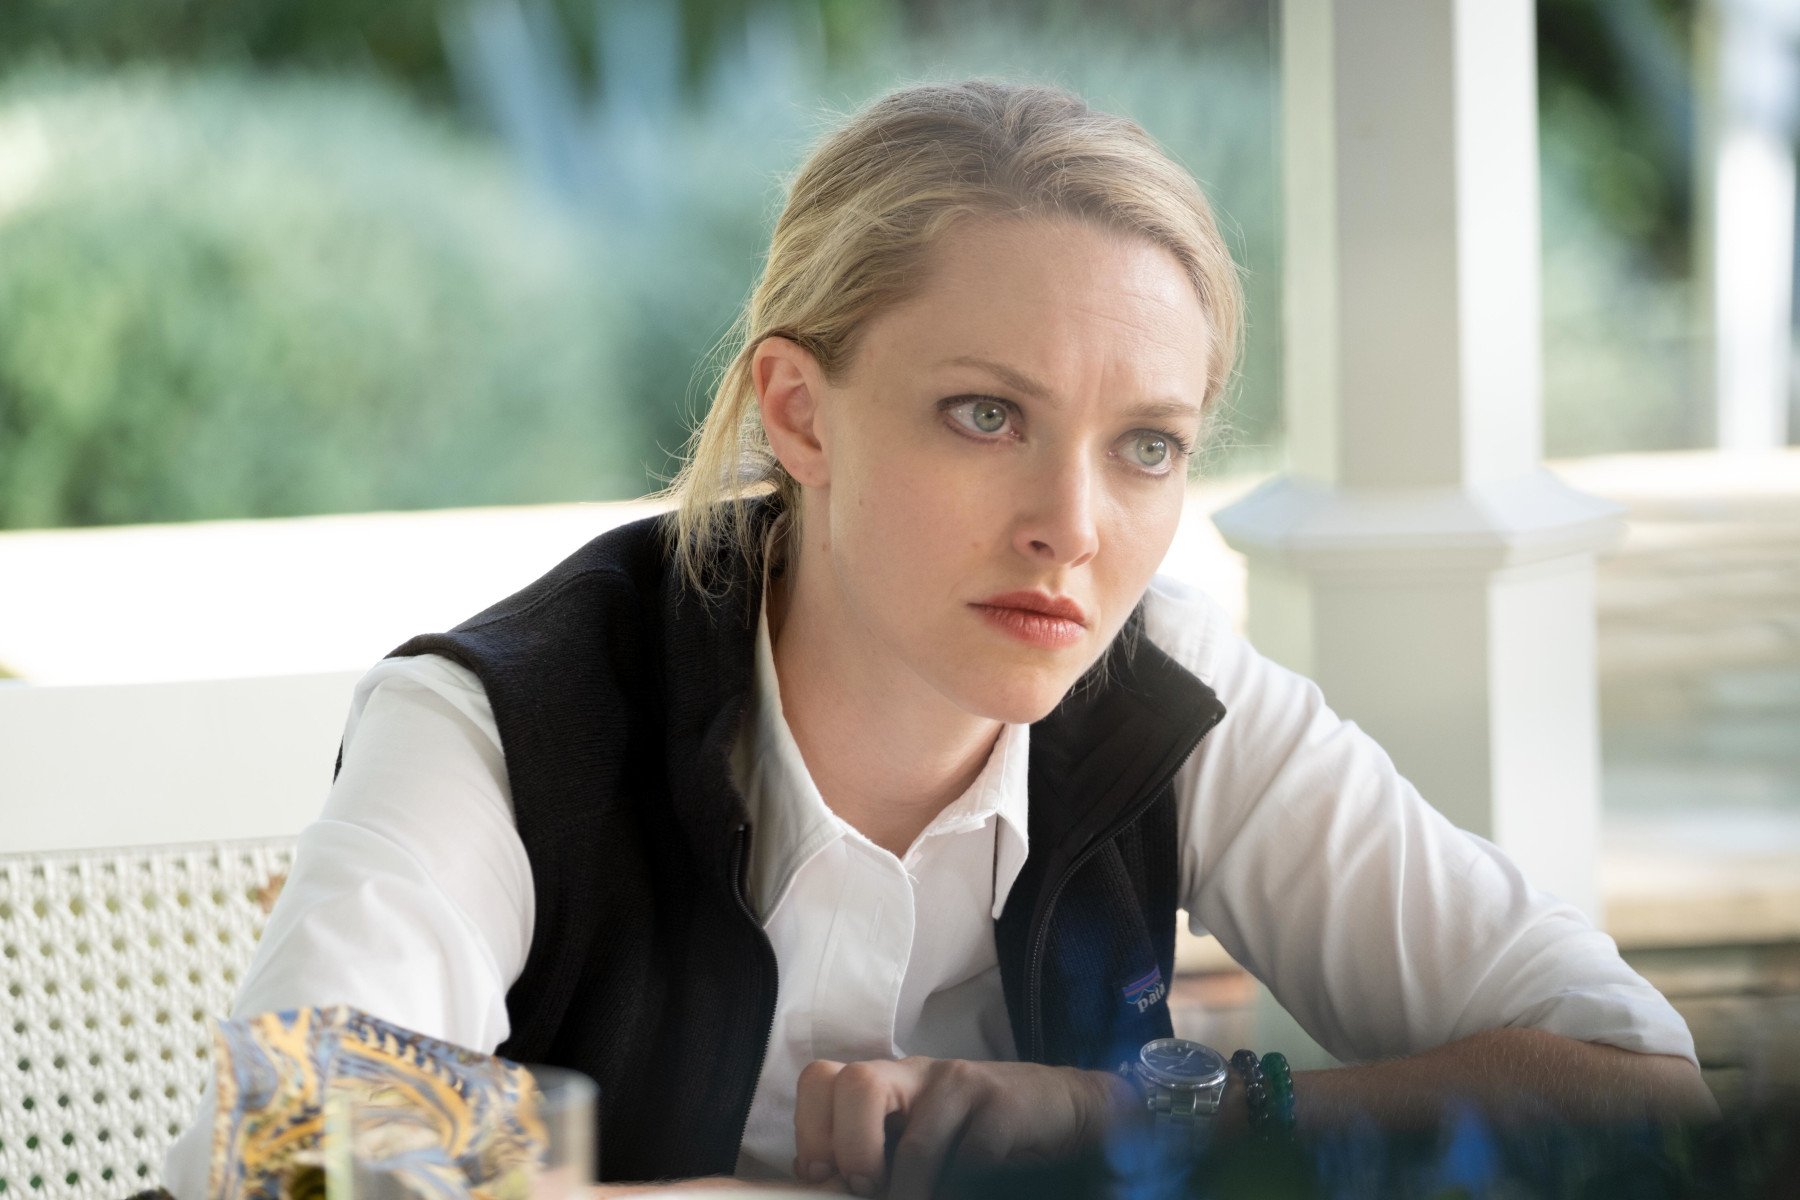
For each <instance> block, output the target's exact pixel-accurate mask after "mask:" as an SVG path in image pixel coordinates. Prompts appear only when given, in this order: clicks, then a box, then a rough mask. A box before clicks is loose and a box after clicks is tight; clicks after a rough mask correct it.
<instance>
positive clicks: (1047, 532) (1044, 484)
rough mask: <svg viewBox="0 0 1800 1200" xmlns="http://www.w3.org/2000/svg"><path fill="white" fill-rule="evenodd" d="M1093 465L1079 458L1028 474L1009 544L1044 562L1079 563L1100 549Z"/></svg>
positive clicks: (1051, 564) (1068, 564)
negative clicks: (1026, 492)
mask: <svg viewBox="0 0 1800 1200" xmlns="http://www.w3.org/2000/svg"><path fill="white" fill-rule="evenodd" d="M1095 486H1096V485H1095V479H1094V468H1093V466H1092V465H1091V464H1089V463H1087V462H1085V461H1081V460H1079V459H1072V460H1065V461H1055V462H1050V463H1046V464H1045V467H1044V469H1043V470H1041V471H1038V472H1035V473H1034V474H1032V475H1031V476H1029V477H1027V479H1026V481H1025V487H1026V489H1027V491H1028V493H1029V494H1028V495H1026V496H1024V497H1022V498H1021V503H1020V506H1019V514H1020V515H1019V519H1018V522H1017V524H1016V525H1015V526H1014V528H1013V546H1014V548H1015V549H1017V550H1018V552H1019V553H1020V554H1023V555H1025V556H1026V557H1027V558H1029V559H1031V560H1032V561H1033V562H1036V563H1039V564H1041V565H1044V566H1061V567H1078V566H1080V565H1081V564H1083V563H1085V562H1087V561H1088V560H1089V559H1091V558H1093V557H1094V555H1095V554H1096V553H1097V552H1098V551H1099V549H1100V530H1099V526H1098V524H1097V522H1096V521H1095V514H1094V505H1095V502H1096V500H1097V499H1098V497H1097V496H1096V495H1095Z"/></svg>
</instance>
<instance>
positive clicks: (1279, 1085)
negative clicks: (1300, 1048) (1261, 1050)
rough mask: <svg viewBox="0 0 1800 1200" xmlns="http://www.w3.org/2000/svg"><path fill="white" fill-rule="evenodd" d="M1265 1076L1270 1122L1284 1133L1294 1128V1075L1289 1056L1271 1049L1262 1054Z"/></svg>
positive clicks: (1268, 1118) (1268, 1120)
mask: <svg viewBox="0 0 1800 1200" xmlns="http://www.w3.org/2000/svg"><path fill="white" fill-rule="evenodd" d="M1261 1065H1262V1074H1263V1078H1264V1079H1266V1080H1268V1087H1269V1099H1268V1102H1267V1109H1266V1111H1267V1112H1268V1117H1267V1118H1266V1120H1267V1122H1268V1124H1270V1125H1273V1126H1274V1127H1275V1128H1277V1129H1279V1130H1280V1131H1281V1132H1283V1133H1291V1132H1293V1129H1294V1075H1293V1072H1292V1071H1291V1070H1290V1069H1289V1068H1288V1060H1287V1056H1286V1055H1283V1054H1282V1053H1281V1052H1279V1051H1270V1052H1269V1053H1268V1054H1265V1055H1263V1056H1262V1064H1261Z"/></svg>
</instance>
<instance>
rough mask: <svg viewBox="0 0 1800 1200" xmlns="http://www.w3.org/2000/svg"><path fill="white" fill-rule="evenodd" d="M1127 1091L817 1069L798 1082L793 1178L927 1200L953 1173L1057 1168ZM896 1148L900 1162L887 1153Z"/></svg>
mask: <svg viewBox="0 0 1800 1200" xmlns="http://www.w3.org/2000/svg"><path fill="white" fill-rule="evenodd" d="M1131 1100H1132V1093H1131V1089H1130V1087H1129V1086H1128V1085H1127V1084H1126V1083H1125V1082H1124V1081H1123V1080H1122V1079H1119V1078H1118V1077H1117V1076H1114V1075H1110V1074H1108V1073H1106V1072H1104V1071H1081V1070H1076V1069H1075V1068H1073V1067H1045V1066H1039V1065H1037V1064H1036V1063H1010V1062H1009V1063H1001V1062H969V1061H966V1060H963V1059H936V1058H903V1059H901V1060H900V1061H898V1062H891V1061H887V1060H877V1061H869V1062H855V1063H841V1062H831V1061H828V1060H825V1059H820V1060H818V1061H817V1062H814V1063H812V1064H811V1065H810V1066H808V1067H807V1068H806V1069H805V1070H804V1071H802V1072H800V1082H799V1087H798V1090H797V1093H796V1096H795V1107H794V1134H795V1139H794V1140H795V1147H796V1150H797V1151H798V1153H797V1155H796V1158H795V1161H794V1174H795V1175H796V1176H797V1177H799V1178H800V1179H802V1180H805V1181H806V1182H809V1183H815V1184H817V1183H825V1182H827V1181H828V1180H833V1179H837V1180H841V1181H842V1182H843V1183H844V1184H845V1185H847V1186H848V1187H849V1189H850V1190H851V1191H852V1192H855V1193H856V1194H857V1195H859V1196H875V1195H885V1196H887V1197H888V1198H889V1200H923V1198H924V1197H927V1196H929V1195H930V1194H931V1192H932V1189H933V1187H934V1186H935V1185H936V1183H937V1180H938V1177H939V1175H941V1174H942V1172H943V1171H944V1169H945V1168H946V1167H948V1166H950V1165H952V1164H955V1165H959V1166H986V1165H992V1164H995V1163H1002V1162H1008V1161H1018V1160H1031V1159H1045V1158H1056V1157H1062V1156H1065V1155H1069V1154H1073V1153H1075V1152H1077V1151H1079V1150H1082V1149H1084V1148H1086V1147H1089V1146H1093V1145H1095V1144H1096V1143H1098V1142H1099V1141H1100V1139H1101V1138H1102V1136H1104V1133H1105V1130H1106V1128H1107V1125H1108V1122H1109V1120H1110V1119H1111V1117H1112V1116H1113V1114H1115V1113H1118V1112H1121V1111H1124V1110H1126V1109H1127V1108H1128V1107H1129V1106H1130V1104H1131ZM890 1140H891V1141H892V1142H893V1147H894V1150H893V1160H892V1162H891V1163H890V1162H889V1161H888V1155H887V1147H888V1144H889V1142H890Z"/></svg>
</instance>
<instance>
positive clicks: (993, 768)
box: [732, 579, 1031, 922]
mask: <svg viewBox="0 0 1800 1200" xmlns="http://www.w3.org/2000/svg"><path fill="white" fill-rule="evenodd" d="M768 590H769V585H768V581H767V579H765V580H764V584H763V603H762V605H761V606H760V612H759V614H758V616H757V621H756V651H755V668H754V672H753V674H754V683H753V685H752V687H751V693H750V704H749V707H750V711H749V714H748V716H747V717H746V719H745V721H744V725H743V732H742V734H741V735H740V736H739V738H738V742H737V745H736V748H735V753H734V755H733V758H732V774H733V777H734V779H735V780H736V782H737V785H738V790H739V792H740V793H741V794H742V795H743V797H744V802H745V804H746V806H747V807H748V809H749V816H750V820H751V823H752V826H753V828H754V831H755V833H754V836H753V837H752V838H751V842H750V881H749V884H750V901H751V903H752V904H754V905H755V907H756V913H757V915H758V916H759V917H760V918H761V919H762V920H763V921H765V922H766V921H768V919H769V917H770V915H771V914H773V913H774V911H775V908H776V906H777V905H778V904H780V903H781V900H782V897H783V896H785V895H786V894H787V890H788V887H789V885H790V884H792V883H793V880H794V876H795V875H796V874H798V872H799V871H800V869H801V868H802V867H804V866H805V865H806V863H807V862H808V861H809V860H810V859H811V858H812V857H813V856H814V855H816V854H818V853H819V852H820V851H821V850H823V849H824V848H825V847H826V846H828V845H830V844H831V843H832V842H834V841H836V840H838V839H839V838H842V837H850V838H855V839H861V838H862V834H860V833H859V832H857V831H856V830H855V829H854V828H853V827H852V826H851V825H850V824H849V823H848V822H846V821H845V820H843V818H841V817H839V816H838V815H837V814H836V813H834V812H832V811H831V808H830V807H829V806H828V805H827V804H826V803H825V798H824V797H823V796H822V795H820V794H819V789H818V787H817V785H815V784H814V783H813V779H812V774H811V772H809V771H808V770H807V767H806V760H805V759H804V758H803V757H801V754H800V747H799V745H798V744H797V743H796V742H795V741H794V735H793V732H792V731H791V730H790V729H789V728H788V724H787V718H786V716H785V715H784V714H783V712H782V707H781V686H780V682H779V680H777V678H776V676H775V653H774V645H773V642H772V641H771V639H770V636H769V606H768ZM1030 749H1031V727H1030V726H1029V725H1005V726H1002V727H1001V731H1000V736H999V737H998V738H996V739H995V741H994V748H993V750H992V752H990V753H989V755H988V760H987V763H986V765H984V766H983V767H982V769H981V773H980V774H979V775H977V776H976V777H975V782H974V783H972V784H970V785H969V788H968V790H967V791H965V792H964V793H963V794H962V795H961V796H959V797H957V798H956V800H954V801H952V802H951V804H950V805H949V806H948V807H947V808H945V809H944V811H943V812H941V813H939V814H938V815H937V817H936V818H935V819H934V820H933V821H932V822H931V824H930V825H928V826H927V827H926V828H925V832H924V833H923V834H922V835H920V845H921V846H923V844H924V842H925V841H926V840H927V839H929V838H932V837H935V836H938V835H942V834H951V833H961V832H967V831H969V830H973V829H977V828H979V827H980V826H981V825H983V824H984V823H985V822H986V821H987V820H988V819H989V818H990V817H993V818H996V829H995V838H994V902H993V917H994V919H995V920H998V919H999V917H1000V912H1001V910H1002V909H1003V908H1004V907H1005V906H1006V898H1007V896H1008V895H1009V894H1010V893H1011V891H1012V885H1013V883H1014V882H1015V881H1016V880H1017V879H1018V877H1019V872H1020V870H1022V869H1023V868H1024V865H1025V858H1026V855H1027V854H1028V853H1029V851H1030V839H1029V835H1028V833H1027V830H1028V828H1029V821H1028V814H1029V807H1030V806H1029V803H1028V799H1027V791H1026V781H1027V778H1028V774H1029V770H1028V768H1029V764H1030Z"/></svg>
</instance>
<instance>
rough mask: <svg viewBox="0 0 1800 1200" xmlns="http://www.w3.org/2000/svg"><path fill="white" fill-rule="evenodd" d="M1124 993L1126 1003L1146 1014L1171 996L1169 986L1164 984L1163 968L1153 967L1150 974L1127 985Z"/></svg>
mask: <svg viewBox="0 0 1800 1200" xmlns="http://www.w3.org/2000/svg"><path fill="white" fill-rule="evenodd" d="M1123 991H1124V992H1125V1003H1126V1004H1128V1005H1130V1006H1131V1007H1132V1008H1134V1009H1136V1010H1137V1011H1138V1012H1144V1011H1145V1010H1147V1009H1148V1008H1150V1007H1151V1006H1152V1005H1154V1004H1157V1003H1160V1002H1161V1000H1162V998H1163V997H1164V996H1166V995H1168V994H1169V985H1168V984H1166V983H1164V982H1163V977H1162V968H1161V967H1151V968H1150V970H1149V972H1148V973H1146V974H1144V975H1142V976H1140V977H1139V978H1137V979H1134V980H1132V981H1131V982H1130V983H1128V984H1126V985H1125V987H1124V989H1123Z"/></svg>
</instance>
